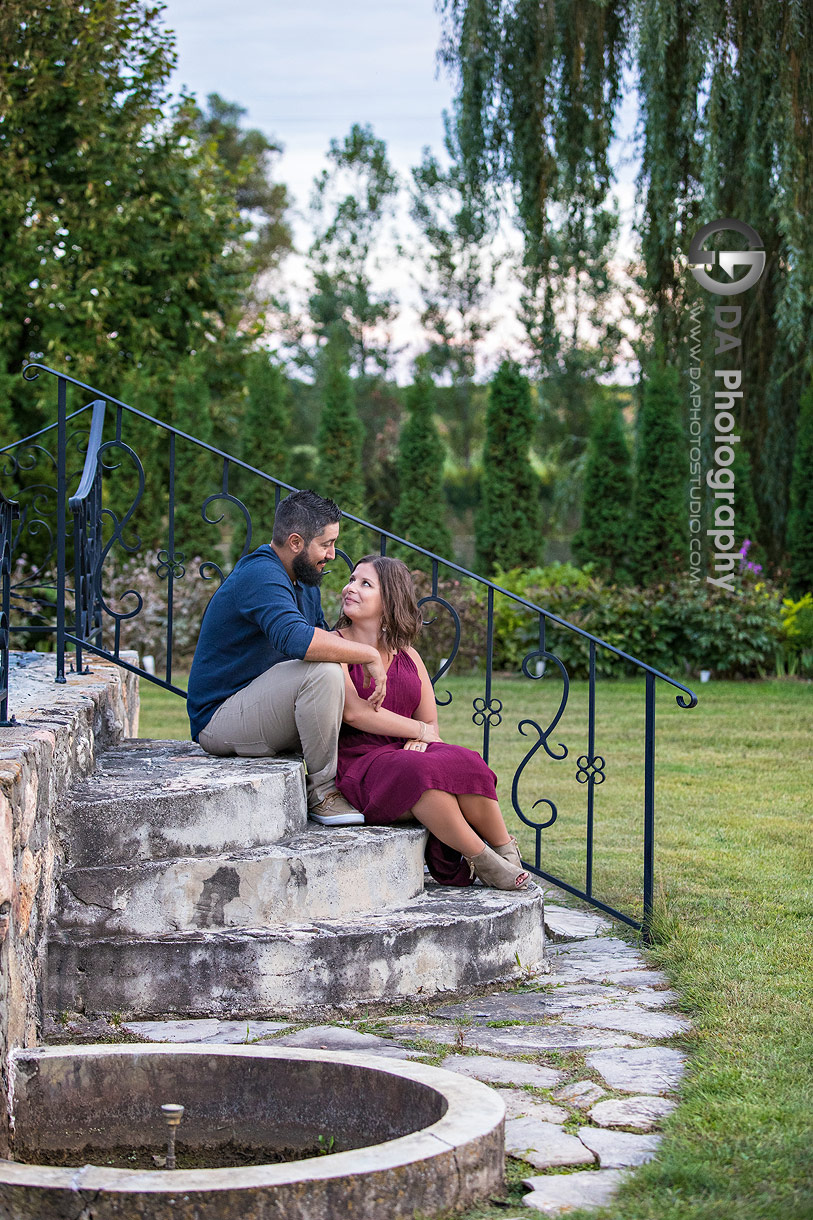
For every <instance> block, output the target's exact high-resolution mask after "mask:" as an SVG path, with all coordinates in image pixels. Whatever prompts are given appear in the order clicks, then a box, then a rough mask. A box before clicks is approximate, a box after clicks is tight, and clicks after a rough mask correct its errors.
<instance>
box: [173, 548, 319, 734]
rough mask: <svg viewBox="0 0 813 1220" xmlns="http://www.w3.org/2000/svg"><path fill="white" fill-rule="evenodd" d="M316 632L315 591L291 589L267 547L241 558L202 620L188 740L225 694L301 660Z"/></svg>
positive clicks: (299, 587)
mask: <svg viewBox="0 0 813 1220" xmlns="http://www.w3.org/2000/svg"><path fill="white" fill-rule="evenodd" d="M315 627H321V628H323V629H324V630H327V629H328V626H327V623H326V622H325V618H324V615H323V614H322V602H321V598H320V596H319V590H318V588H316V587H315V586H313V585H302V584H299V583H298V582H297V584H293V583H292V582H291V579H290V577H289V576H288V573H287V572H286V571H285V568H284V567H283V564H282V561H281V559H280V558H279V557H278V556H277V554H276V553H275V552H274V551H273V550H272V548H271V547H270V546H268V545H265V546H261V547H258V549H257V550H256V551H252V553H251V554H250V555H246V556H245V558H244V559H241V560H240V561H239V562H238V563H237V564H236V565H235V568H234V571H233V572H232V573H231V574H230V575H229V576H228V577H227V578H226V580H224V582H223V584H222V585H221V586H220V588H219V589H218V590H217V592H216V593H215V594H214V596H213V597H212V600H211V601H210V602H209V605H208V607H207V610H206V613H205V614H204V616H203V623H202V624H201V629H200V636H199V637H198V644H197V648H196V649H195V658H194V660H193V662H192V672H191V673H190V675H189V692H188V696H189V697H188V699H187V704H186V706H187V711H188V712H189V726H190V730H191V733H192V738H193V740H195V741H197V739H198V733H200V731H201V729H204V728H205V727H206V725H207V724H208V723H209V721H210V719H211V718H212V716H213V715H214V713H215V711H216V710H217V708H219V707H220V704H221V703H223V702H224V701H225V700H226V699H228V698H229V696H230V695H233V694H235V693H236V692H237V691H239V690H242V689H243V687H244V686H248V684H249V682H253V681H254V679H255V678H257V677H259V675H260V674H261V673H264V672H265V671H266V670H267V669H270V668H271V667H272V665H276V664H277V663H278V662H279V661H290V660H293V659H295V658H299V659H300V660H301V658H302V657H304V655H305V653H306V652H307V651H308V648H309V646H310V642H311V640H312V639H313V632H314V628H315Z"/></svg>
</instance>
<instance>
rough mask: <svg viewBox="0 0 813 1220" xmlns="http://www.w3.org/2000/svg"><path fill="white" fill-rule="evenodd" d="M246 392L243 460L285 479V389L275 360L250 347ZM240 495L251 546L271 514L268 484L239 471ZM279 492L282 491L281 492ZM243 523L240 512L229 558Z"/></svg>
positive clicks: (240, 540)
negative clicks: (245, 512) (245, 511)
mask: <svg viewBox="0 0 813 1220" xmlns="http://www.w3.org/2000/svg"><path fill="white" fill-rule="evenodd" d="M246 390H247V398H246V402H245V407H244V410H243V420H242V437H241V439H242V446H241V454H242V457H243V461H245V462H248V464H249V465H250V466H255V467H256V468H257V469H258V470H262V471H263V473H264V474H269V475H271V476H272V478H275V479H281V480H283V481H284V482H288V473H289V459H290V444H289V430H290V426H291V391H290V387H289V385H288V381H287V378H286V376H285V373H284V372H283V370H282V369H281V368H280V367H279V365H277V364H274V363H273V362H272V361H271V360H269V358H268V354H267V352H252V353H251V355H250V356H249V357H248V367H247V370H246ZM239 488H240V492H239V494H240V499H241V500H242V501H243V503H244V504H245V505H246V507H247V508H248V510H249V513H250V514H251V527H252V536H251V542H250V549H254V547H256V546H257V545H258V544H259V543H260V542H261V541H262V540H263V539H264V538H265V537H266V535H267V534H268V531H269V530H270V527H271V523H272V520H273V516H274V486H273V484H272V483H266V482H265V480H263V479H259V478H257V476H256V475H252V474H245V473H244V474H243V476H242V477H241V479H240V484H239ZM282 494H283V495H285V494H286V493H285V491H284V490H283V492H282ZM246 542H247V537H246V524H245V522H244V520H243V518H242V514H240V517H239V519H238V520H237V521H236V522H235V530H234V536H233V539H232V552H233V558H234V559H235V561H236V560H237V559H238V558H239V557H240V554H241V553H242V551H243V550H244V549H245V545H246Z"/></svg>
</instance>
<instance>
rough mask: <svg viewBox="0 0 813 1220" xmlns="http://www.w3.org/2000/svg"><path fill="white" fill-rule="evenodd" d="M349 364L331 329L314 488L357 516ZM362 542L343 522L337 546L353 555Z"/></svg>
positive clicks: (358, 482)
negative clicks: (315, 484)
mask: <svg viewBox="0 0 813 1220" xmlns="http://www.w3.org/2000/svg"><path fill="white" fill-rule="evenodd" d="M348 363H349V360H348V352H347V345H346V342H345V339H344V335H343V333H342V332H341V331H339V330H333V331H332V332H331V334H330V337H329V338H328V341H327V343H326V344H325V346H324V348H323V349H322V353H321V369H320V380H321V385H322V415H321V418H320V420H319V432H318V435H317V448H318V450H319V466H318V471H317V475H318V477H317V488H318V491H319V494H320V495H321V496H329V497H330V498H331V499H333V500H335V501H336V503H337V504H338V505H339V508H341V509H342V511H343V512H347V513H353V514H354V515H356V516H360V515H361V513H362V511H363V507H364V482H363V479H362V475H361V445H362V439H363V436H362V427H361V423H360V421H359V417H358V413H357V411H356V403H355V394H354V390H353V382H352V380H351V378H350V374H349V372H348ZM364 545H365V543H364V542H363V541H362V538H361V531H360V530H359V529H358V528H354V527H353V526H352V525H350V524H349V523H348V524H343V525H342V530H341V538H340V540H339V546H340V547H341V549H342V550H343V551H346V552H347V554H348V555H350V557H351V558H354V557H357V556H356V555H355V552H356V551H357V550H358V548H359V546H364ZM359 553H360V552H359Z"/></svg>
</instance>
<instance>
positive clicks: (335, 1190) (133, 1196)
mask: <svg viewBox="0 0 813 1220" xmlns="http://www.w3.org/2000/svg"><path fill="white" fill-rule="evenodd" d="M145 1054H148V1055H150V1056H164V1055H166V1056H173V1055H174V1056H178V1055H183V1056H199V1057H201V1059H211V1058H212V1057H215V1056H216V1057H227V1056H228V1057H234V1058H242V1059H243V1060H245V1059H247V1058H248V1059H265V1060H269V1059H273V1060H288V1061H299V1062H306V1063H319V1062H324V1063H326V1064H329V1063H336V1064H342V1065H347V1066H350V1067H360V1068H365V1069H368V1070H370V1071H371V1072H376V1073H384V1074H386V1075H389V1076H395V1077H399V1078H401V1079H403V1080H405V1081H414V1082H416V1083H419V1084H421V1085H424V1086H426V1087H428V1088H430V1089H433V1090H435V1091H436V1092H438V1093H440V1094H441V1096H442V1097H443V1098H444V1099H445V1101H446V1104H447V1110H446V1113H445V1114H444V1115H443V1117H442V1118H440V1119H439V1120H438V1121H436V1122H435V1123H433V1124H431V1125H430V1126H428V1127H424V1128H423V1129H421V1130H418V1131H415V1132H414V1133H412V1134H408V1135H404V1136H400V1137H398V1138H395V1139H391V1140H387V1141H384V1142H382V1143H379V1144H374V1145H372V1146H369V1147H366V1148H358V1149H353V1150H350V1151H346V1152H338V1153H333V1154H330V1155H326V1156H318V1157H310V1158H307V1159H304V1160H301V1161H294V1162H288V1163H286V1164H276V1165H257V1166H246V1167H240V1168H226V1169H188V1170H174V1171H167V1170H154V1171H147V1172H144V1171H140V1170H131V1169H113V1168H106V1167H99V1166H92V1165H90V1166H85V1167H83V1168H81V1169H76V1168H55V1167H51V1166H38V1165H34V1164H25V1163H19V1162H10V1161H7V1162H4V1163H3V1165H2V1168H0V1205H2V1204H3V1203H6V1204H7V1205H10V1206H11V1207H12V1208H13V1211H12V1212H11V1213H10V1214H13V1215H14V1216H15V1217H17V1218H18V1220H29V1217H31V1218H33V1217H46V1216H50V1215H53V1216H61V1215H62V1214H63V1211H62V1210H61V1208H62V1207H64V1204H65V1203H66V1202H67V1201H68V1200H69V1199H71V1198H72V1199H73V1200H75V1201H76V1202H79V1203H89V1202H90V1201H91V1200H92V1203H93V1215H94V1220H96V1218H98V1220H106V1218H107V1217H108V1216H110V1217H113V1216H120V1215H122V1214H124V1212H123V1211H122V1208H123V1207H126V1206H128V1205H130V1206H132V1205H135V1206H137V1207H139V1208H140V1209H141V1210H140V1211H139V1212H138V1214H139V1215H142V1216H144V1217H150V1218H155V1220H169V1218H170V1217H172V1218H173V1220H185V1218H186V1217H187V1216H188V1217H190V1218H191V1217H193V1216H194V1217H195V1218H196V1220H197V1218H198V1217H199V1218H200V1220H215V1218H216V1220H232V1217H234V1220H238V1218H239V1220H252V1218H253V1217H257V1218H260V1217H262V1218H263V1220H266V1218H267V1220H272V1218H273V1220H276V1218H277V1217H279V1218H280V1220H282V1218H283V1217H284V1218H285V1220H307V1218H316V1217H325V1216H332V1215H337V1216H338V1215H340V1214H346V1209H347V1208H348V1206H349V1204H350V1202H351V1201H352V1203H353V1210H352V1215H353V1216H354V1217H358V1218H359V1220H366V1218H369V1220H378V1218H379V1217H380V1216H381V1214H382V1212H381V1208H382V1206H384V1207H386V1208H387V1213H386V1214H387V1215H388V1217H392V1220H398V1218H400V1217H405V1218H406V1217H409V1218H411V1217H412V1216H413V1214H414V1209H415V1207H416V1206H418V1207H419V1208H420V1209H421V1210H424V1211H425V1212H426V1213H428V1214H433V1213H434V1212H436V1211H440V1210H443V1209H444V1208H449V1207H458V1208H459V1207H460V1206H462V1205H465V1204H468V1203H471V1202H473V1201H475V1200H476V1199H478V1198H480V1199H481V1198H483V1196H484V1194H487V1193H488V1191H489V1190H491V1189H494V1188H497V1187H498V1186H499V1184H500V1182H501V1181H502V1173H503V1147H504V1116H505V1106H504V1104H503V1102H502V1100H501V1098H500V1097H499V1096H498V1094H496V1093H495V1092H494V1091H493V1090H492V1089H490V1088H487V1087H486V1086H485V1085H483V1084H481V1083H480V1082H479V1081H475V1080H470V1079H467V1078H465V1077H463V1076H459V1075H456V1074H455V1073H452V1072H447V1071H444V1070H443V1069H441V1068H435V1067H429V1066H427V1065H426V1064H422V1063H416V1062H412V1061H402V1060H385V1061H382V1058H381V1057H380V1056H375V1055H371V1054H364V1053H348V1052H342V1051H321V1050H320V1051H314V1050H307V1049H304V1050H301V1049H297V1048H294V1047H278V1048H277V1047H273V1046H224V1045H218V1046H211V1045H206V1046H202V1045H200V1044H187V1043H183V1044H177V1043H176V1044H174V1045H156V1044H155V1043H147V1044H140V1043H139V1044H129V1045H121V1044H118V1045H112V1046H111V1045H101V1046H99V1045H91V1046H73V1047H65V1046H58V1047H44V1048H40V1049H37V1050H30V1051H18V1052H16V1053H15V1055H14V1060H15V1067H16V1066H17V1065H19V1064H20V1061H21V1060H28V1061H30V1060H36V1059H51V1060H52V1059H60V1058H62V1059H65V1061H66V1063H67V1061H69V1060H71V1059H73V1060H74V1061H75V1060H76V1058H77V1057H81V1058H89V1057H102V1056H109V1057H113V1056H116V1057H118V1058H119V1059H125V1060H126V1059H127V1058H131V1057H133V1058H134V1057H136V1056H143V1055H145ZM370 1084H371V1093H370V1096H371V1097H373V1096H374V1089H375V1084H374V1080H373V1079H372V1078H371V1082H370ZM105 1200H108V1202H107V1204H106V1203H105ZM1 1211H2V1206H0V1212H1ZM133 1214H135V1213H133Z"/></svg>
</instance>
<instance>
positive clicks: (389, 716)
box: [342, 666, 438, 742]
mask: <svg viewBox="0 0 813 1220" xmlns="http://www.w3.org/2000/svg"><path fill="white" fill-rule="evenodd" d="M343 668H344V674H345V676H344V714H343V716H342V719H343V721H344V723H345V724H349V725H350V727H351V728H354V729H360V730H361V731H362V732H363V733H379V734H381V735H383V736H385V737H405V738H408V739H414V740H423V741H427V742H428V741H437V740H438V736H437V725H436V723H434V722H433V721H422V720H421V719H420V717H419V716H418V712H417V711H416V713H415V717H414V718H413V717H410V716H399V715H398V713H397V712H390V711H388V710H387V708H379V709H378V711H373V710H372V709H371V707H370V704H369V702H368V701H367V700H366V699H362V698H361V696H360V695H359V693H358V691H357V690H356V688H355V686H354V684H353V681H352V679H351V677H350V673H349V671H348V669H347V667H346V666H343ZM421 685H422V689H423V684H421ZM423 702H424V698H423V693H422V694H421V704H420V705H419V710H420V706H422V705H423Z"/></svg>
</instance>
